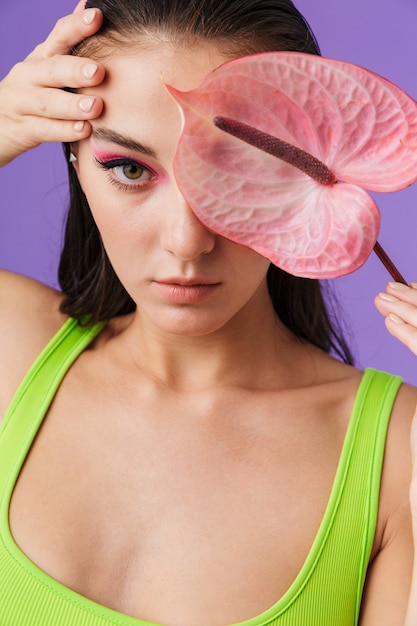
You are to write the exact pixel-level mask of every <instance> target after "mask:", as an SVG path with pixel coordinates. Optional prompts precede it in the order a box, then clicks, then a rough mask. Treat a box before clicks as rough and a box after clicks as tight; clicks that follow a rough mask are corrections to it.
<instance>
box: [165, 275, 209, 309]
mask: <svg viewBox="0 0 417 626" xmlns="http://www.w3.org/2000/svg"><path fill="white" fill-rule="evenodd" d="M153 284H154V285H155V287H156V289H157V290H158V292H159V293H160V294H161V295H162V296H163V298H164V299H165V300H167V301H168V302H172V303H173V304H199V303H200V302H204V301H205V300H207V299H208V298H209V297H210V296H211V295H212V294H213V293H214V292H215V291H216V290H217V289H218V288H219V287H220V285H221V283H213V282H210V281H207V280H205V279H203V278H192V279H184V278H164V279H162V280H155V281H154V283H153Z"/></svg>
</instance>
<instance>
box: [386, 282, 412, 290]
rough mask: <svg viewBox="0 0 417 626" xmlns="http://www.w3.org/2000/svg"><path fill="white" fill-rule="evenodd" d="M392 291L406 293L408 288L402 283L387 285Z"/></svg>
mask: <svg viewBox="0 0 417 626" xmlns="http://www.w3.org/2000/svg"><path fill="white" fill-rule="evenodd" d="M388 284H389V286H390V287H392V289H397V291H408V290H409V289H410V287H409V286H408V285H404V283H388Z"/></svg>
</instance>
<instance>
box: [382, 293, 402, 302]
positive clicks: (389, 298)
mask: <svg viewBox="0 0 417 626" xmlns="http://www.w3.org/2000/svg"><path fill="white" fill-rule="evenodd" d="M379 297H380V298H381V299H382V300H386V301H387V302H398V298H395V296H390V295H389V294H388V293H384V292H383V293H380V294H379Z"/></svg>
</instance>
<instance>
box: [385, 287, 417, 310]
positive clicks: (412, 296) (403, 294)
mask: <svg viewBox="0 0 417 626" xmlns="http://www.w3.org/2000/svg"><path fill="white" fill-rule="evenodd" d="M387 293H389V294H391V295H393V296H395V297H396V298H399V299H400V300H404V301H405V302H411V303H412V304H415V305H416V306H417V288H416V283H411V284H410V285H404V284H403V283H396V282H389V283H388V285H387Z"/></svg>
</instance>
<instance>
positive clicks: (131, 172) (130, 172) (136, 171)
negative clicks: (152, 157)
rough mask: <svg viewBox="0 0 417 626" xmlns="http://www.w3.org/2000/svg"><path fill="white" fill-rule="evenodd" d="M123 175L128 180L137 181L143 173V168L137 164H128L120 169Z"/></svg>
mask: <svg viewBox="0 0 417 626" xmlns="http://www.w3.org/2000/svg"><path fill="white" fill-rule="evenodd" d="M121 170H122V172H123V175H124V176H125V177H126V178H127V179H129V180H134V181H136V180H139V179H140V178H141V177H142V176H143V174H144V171H145V168H143V167H142V166H140V165H139V164H138V163H129V164H126V165H123V166H122V167H121Z"/></svg>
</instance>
